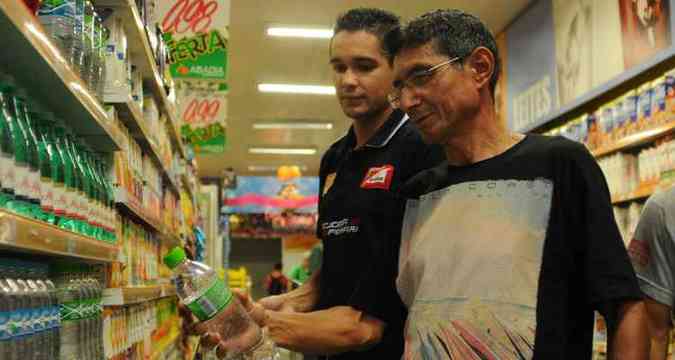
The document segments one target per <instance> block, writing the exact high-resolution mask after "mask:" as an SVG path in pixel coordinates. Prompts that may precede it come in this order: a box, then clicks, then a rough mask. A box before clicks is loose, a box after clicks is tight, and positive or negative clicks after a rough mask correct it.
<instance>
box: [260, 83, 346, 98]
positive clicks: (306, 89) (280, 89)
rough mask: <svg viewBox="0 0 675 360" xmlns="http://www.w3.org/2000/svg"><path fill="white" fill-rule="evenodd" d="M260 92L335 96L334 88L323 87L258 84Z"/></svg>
mask: <svg viewBox="0 0 675 360" xmlns="http://www.w3.org/2000/svg"><path fill="white" fill-rule="evenodd" d="M258 91H260V92H269V93H285V94H318V95H335V87H334V86H321V85H295V84H258Z"/></svg>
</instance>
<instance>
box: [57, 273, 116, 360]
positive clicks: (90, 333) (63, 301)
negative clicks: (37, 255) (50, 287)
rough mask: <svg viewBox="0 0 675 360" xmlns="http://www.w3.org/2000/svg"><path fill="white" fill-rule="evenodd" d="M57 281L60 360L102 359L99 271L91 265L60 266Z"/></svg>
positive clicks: (101, 311) (101, 312)
mask: <svg viewBox="0 0 675 360" xmlns="http://www.w3.org/2000/svg"><path fill="white" fill-rule="evenodd" d="M54 269H55V271H54V275H53V276H54V282H55V284H56V288H57V294H58V300H59V303H60V308H61V332H60V340H61V341H60V351H59V354H60V355H59V357H55V358H51V359H56V358H58V359H60V360H76V359H77V360H79V359H92V360H103V359H104V355H103V316H102V315H103V307H102V305H101V297H102V294H103V288H102V286H101V284H100V282H99V278H100V271H99V270H98V269H96V268H94V267H92V266H88V265H77V264H66V263H64V264H58V265H56V266H55V267H54Z"/></svg>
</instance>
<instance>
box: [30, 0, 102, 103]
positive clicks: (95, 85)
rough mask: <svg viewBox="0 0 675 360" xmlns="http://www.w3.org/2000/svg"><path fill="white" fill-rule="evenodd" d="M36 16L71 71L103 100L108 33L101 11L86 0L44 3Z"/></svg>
mask: <svg viewBox="0 0 675 360" xmlns="http://www.w3.org/2000/svg"><path fill="white" fill-rule="evenodd" d="M37 14H38V17H39V19H40V22H41V23H42V25H43V27H44V29H45V32H46V33H47V35H48V36H49V37H50V38H51V40H52V42H53V43H54V44H55V45H56V46H57V47H58V48H59V49H60V50H61V54H62V55H63V57H64V58H65V59H66V61H67V62H68V63H69V65H70V66H71V68H72V69H73V70H74V71H75V72H76V73H78V74H79V75H80V78H81V79H82V80H83V81H84V82H85V84H86V85H87V86H88V87H89V89H90V90H91V92H92V93H93V94H95V95H96V96H97V97H98V98H99V99H100V100H101V99H103V86H104V83H105V78H106V69H105V49H106V47H105V46H104V45H105V39H106V37H107V36H106V33H107V30H106V29H105V28H104V26H103V20H102V18H101V16H100V12H97V11H96V9H95V8H94V5H93V4H92V2H91V1H89V0H44V1H42V5H41V6H40V8H39V10H38V12H37Z"/></svg>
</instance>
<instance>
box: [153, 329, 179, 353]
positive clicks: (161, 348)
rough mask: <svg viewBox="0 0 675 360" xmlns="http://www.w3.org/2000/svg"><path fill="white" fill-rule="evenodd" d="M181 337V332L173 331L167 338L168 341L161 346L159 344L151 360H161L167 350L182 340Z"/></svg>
mask: <svg viewBox="0 0 675 360" xmlns="http://www.w3.org/2000/svg"><path fill="white" fill-rule="evenodd" d="M180 335H181V334H180V332H179V331H175V330H174V331H172V332H171V334H170V335H168V336H166V339H164V340H162V341H160V342H159V344H157V346H156V347H155V350H154V351H153V352H152V355H150V360H155V359H159V358H160V356H162V354H163V353H164V351H166V349H168V348H169V347H170V346H171V345H173V344H175V343H176V341H178V340H179V339H180Z"/></svg>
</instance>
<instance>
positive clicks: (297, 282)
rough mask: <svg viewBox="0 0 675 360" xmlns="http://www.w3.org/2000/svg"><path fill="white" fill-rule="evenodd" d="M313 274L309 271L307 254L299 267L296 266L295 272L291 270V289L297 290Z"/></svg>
mask: <svg viewBox="0 0 675 360" xmlns="http://www.w3.org/2000/svg"><path fill="white" fill-rule="evenodd" d="M310 275H311V272H310V271H309V253H307V254H305V255H304V256H303V258H302V262H301V263H300V264H299V265H296V266H295V267H294V268H293V270H291V281H292V284H291V288H293V289H296V288H298V287H299V286H301V285H302V284H304V283H305V282H307V280H309V276H310Z"/></svg>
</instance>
